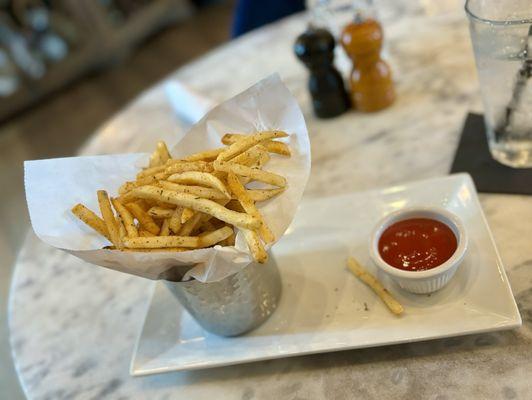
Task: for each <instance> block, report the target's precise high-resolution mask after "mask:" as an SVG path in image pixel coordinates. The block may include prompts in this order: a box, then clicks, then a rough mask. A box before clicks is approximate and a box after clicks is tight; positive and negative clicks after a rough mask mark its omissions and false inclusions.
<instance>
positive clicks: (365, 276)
mask: <svg viewBox="0 0 532 400" xmlns="http://www.w3.org/2000/svg"><path fill="white" fill-rule="evenodd" d="M347 266H348V267H349V270H350V271H351V272H352V273H353V274H355V276H356V277H357V278H358V279H360V280H361V281H362V282H364V283H365V284H366V285H368V286H369V287H370V288H371V289H372V290H373V291H374V292H375V293H376V294H377V296H379V297H380V299H381V300H382V301H383V302H384V304H386V306H387V307H388V308H389V309H390V311H391V312H392V313H394V314H395V315H400V314H402V313H403V311H404V309H403V306H402V305H401V303H399V302H398V301H397V300H396V299H395V298H394V297H393V296H392V295H391V294H390V292H389V291H388V290H387V289H386V288H385V287H384V286H382V283H380V282H379V280H378V279H377V278H375V277H374V276H373V275H372V274H370V273H369V272H368V271H366V270H365V269H364V268H363V267H362V266H361V265H360V264H359V263H358V261H357V260H355V259H354V258H353V257H349V258H348V259H347Z"/></svg>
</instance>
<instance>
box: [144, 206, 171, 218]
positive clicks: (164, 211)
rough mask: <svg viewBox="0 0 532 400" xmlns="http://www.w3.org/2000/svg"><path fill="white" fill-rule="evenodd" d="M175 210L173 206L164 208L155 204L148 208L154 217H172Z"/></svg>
mask: <svg viewBox="0 0 532 400" xmlns="http://www.w3.org/2000/svg"><path fill="white" fill-rule="evenodd" d="M174 211H175V210H173V209H171V208H163V207H159V206H153V207H152V208H150V209H149V210H148V214H149V215H150V217H152V218H172V215H174Z"/></svg>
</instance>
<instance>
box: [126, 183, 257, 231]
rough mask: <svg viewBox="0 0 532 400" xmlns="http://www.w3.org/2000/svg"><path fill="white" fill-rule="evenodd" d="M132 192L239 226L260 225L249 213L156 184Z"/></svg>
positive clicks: (252, 226)
mask: <svg viewBox="0 0 532 400" xmlns="http://www.w3.org/2000/svg"><path fill="white" fill-rule="evenodd" d="M132 192H133V193H134V195H135V196H137V197H139V198H141V199H153V200H161V201H164V202H165V203H170V204H175V205H178V206H183V207H188V208H192V209H193V210H195V211H200V212H203V213H205V214H209V215H212V216H213V217H216V218H218V219H219V220H222V221H225V222H227V223H228V224H231V225H235V226H237V227H239V228H247V229H258V228H259V227H260V221H259V220H257V219H256V218H254V217H252V216H251V215H247V214H243V213H238V212H235V211H231V210H228V209H227V208H225V207H224V206H221V205H220V204H218V203H216V202H214V201H212V200H207V199H202V198H200V197H196V196H194V195H191V194H188V193H178V192H173V191H171V190H167V189H161V188H158V187H156V186H142V187H139V188H136V189H133V190H132Z"/></svg>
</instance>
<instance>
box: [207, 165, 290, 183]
mask: <svg viewBox="0 0 532 400" xmlns="http://www.w3.org/2000/svg"><path fill="white" fill-rule="evenodd" d="M214 168H215V169H216V170H217V171H223V172H233V173H235V174H237V175H240V176H244V177H246V178H251V179H254V180H256V181H259V182H264V183H268V184H270V185H274V186H278V187H285V186H286V179H285V178H284V177H283V176H281V175H277V174H274V173H273V172H268V171H263V170H262V169H258V168H250V167H246V166H245V165H240V164H234V163H226V162H222V161H215V162H214Z"/></svg>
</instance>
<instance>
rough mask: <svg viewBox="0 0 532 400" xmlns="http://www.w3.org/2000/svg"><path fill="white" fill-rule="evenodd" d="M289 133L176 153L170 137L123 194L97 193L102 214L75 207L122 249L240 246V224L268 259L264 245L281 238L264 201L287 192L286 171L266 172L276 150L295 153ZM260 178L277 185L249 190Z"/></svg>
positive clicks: (231, 136)
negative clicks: (266, 216)
mask: <svg viewBox="0 0 532 400" xmlns="http://www.w3.org/2000/svg"><path fill="white" fill-rule="evenodd" d="M287 136H288V135H287V134H286V133H285V132H282V131H264V132H257V133H255V134H252V135H243V134H236V133H228V134H226V135H225V136H224V137H223V138H222V143H223V144H224V145H226V146H225V147H220V148H218V149H214V150H207V151H204V152H201V153H196V154H191V155H189V156H187V157H183V158H180V159H175V158H172V156H171V154H170V152H169V151H168V147H167V146H166V144H165V143H164V142H159V143H157V147H156V149H155V151H154V152H153V154H152V155H151V156H150V162H149V166H148V167H146V168H145V169H143V170H142V171H140V172H139V173H138V174H137V176H136V179H135V180H134V181H130V182H125V183H124V184H123V185H122V186H121V187H120V188H119V189H118V193H119V196H118V197H115V198H110V197H109V195H108V194H107V192H106V191H105V190H99V191H98V192H97V197H98V205H99V208H100V213H101V215H102V217H99V216H98V215H97V214H95V213H94V212H93V211H91V210H90V209H88V208H87V207H85V206H84V205H83V204H76V205H75V206H74V207H73V208H72V213H73V214H74V215H76V216H77V217H78V218H79V219H80V220H82V221H83V222H84V223H85V224H87V225H88V226H90V227H91V228H92V229H94V230H95V231H96V232H98V233H99V234H100V235H102V236H105V237H106V238H107V239H108V240H109V241H110V242H111V244H112V245H111V246H108V247H107V248H109V249H113V250H117V251H137V252H142V251H145V252H153V251H186V250H193V249H200V248H206V247H212V246H214V245H216V244H218V245H222V246H233V245H234V244H235V235H236V232H235V229H237V230H240V231H241V232H242V234H243V237H244V238H245V240H246V242H247V245H248V247H249V250H250V252H251V254H252V256H253V258H254V260H255V261H257V262H259V263H264V262H266V261H267V259H268V254H267V253H266V250H265V249H264V244H266V243H271V242H273V241H275V237H274V235H273V233H272V231H271V230H270V228H269V227H268V225H267V223H266V221H265V220H264V217H263V216H262V215H261V213H260V211H259V210H258V208H257V203H258V202H262V201H266V200H269V199H272V198H274V197H276V196H278V195H279V194H281V193H282V192H283V191H284V190H285V189H286V186H287V182H286V179H285V177H283V176H281V175H278V174H275V173H273V172H270V171H267V170H263V166H264V165H265V164H267V163H268V161H269V160H270V153H272V154H277V155H281V156H285V157H290V155H291V152H290V148H289V147H288V145H287V144H286V143H283V142H281V141H278V140H275V139H280V138H284V137H287ZM253 181H257V182H261V183H265V184H268V185H271V186H273V187H272V188H267V189H248V188H247V187H246V185H247V184H248V183H250V182H253Z"/></svg>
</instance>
